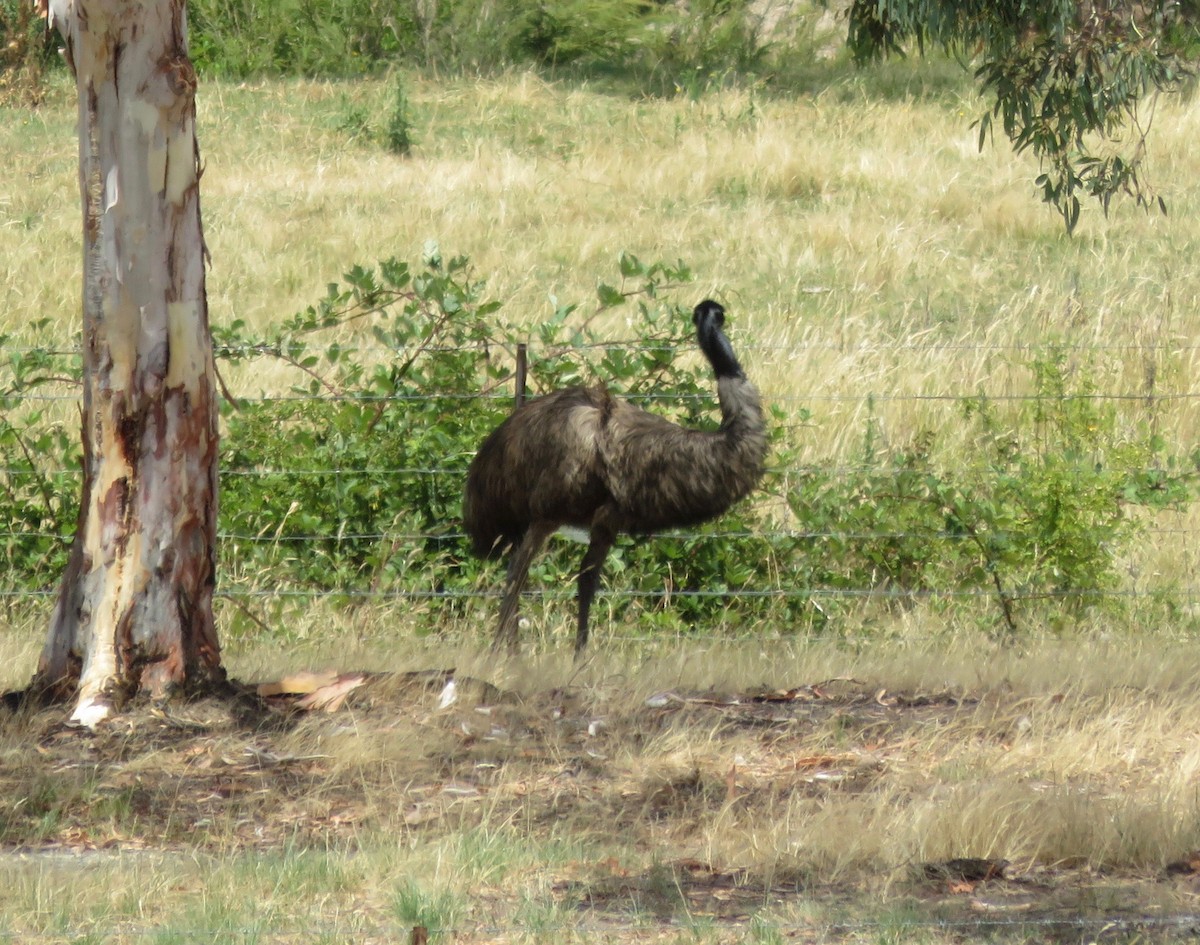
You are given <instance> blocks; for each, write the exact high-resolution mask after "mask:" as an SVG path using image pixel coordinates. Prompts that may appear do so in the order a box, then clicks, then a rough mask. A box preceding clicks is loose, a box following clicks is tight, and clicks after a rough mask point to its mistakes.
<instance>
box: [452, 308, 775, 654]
mask: <svg viewBox="0 0 1200 945" xmlns="http://www.w3.org/2000/svg"><path fill="white" fill-rule="evenodd" d="M724 319H725V310H724V309H723V308H722V307H721V306H720V305H718V304H717V303H716V302H712V301H704V302H701V303H700V304H699V305H697V306H696V308H695V310H694V312H693V317H692V320H693V322H694V323H695V325H696V336H697V340H698V342H699V345H700V350H701V351H702V352H703V353H704V355H705V356H706V357H707V358H708V361H709V363H710V364H711V365H712V367H713V371H714V373H715V375H716V378H717V396H718V400H719V402H720V406H721V425H720V427H719V428H718V429H716V430H711V431H706V430H690V429H687V428H685V427H680V426H678V425H676V424H674V423H671V422H670V421H668V420H665V419H663V418H662V417H659V416H656V415H655V414H652V413H647V412H646V411H644V410H641V409H639V408H637V407H634V406H633V405H631V404H629V403H626V402H625V401H623V400H620V399H619V398H616V397H613V396H612V395H610V394H609V393H608V392H607V391H605V390H603V389H602V388H593V387H571V388H567V389H565V390H559V391H555V392H554V393H551V394H547V395H545V396H543V397H539V398H537V399H535V400H532V401H530V402H529V403H527V404H525V405H524V406H522V407H520V408H518V409H517V410H516V411H514V412H513V413H512V415H511V416H509V417H508V418H507V419H506V420H505V421H504V422H503V423H501V424H500V425H499V426H498V427H497V428H496V429H495V430H493V431H492V432H491V434H489V436H488V437H487V439H485V440H484V442H483V444H482V445H481V446H480V448H479V452H478V453H477V454H476V455H475V458H474V460H473V461H472V463H471V468H470V470H469V472H468V474H467V486H466V494H465V497H464V501H463V521H464V525H465V526H466V531H467V534H468V536H469V537H470V539H471V543H472V548H473V550H474V552H475V553H476V554H477V555H480V556H482V557H496V556H499V555H501V554H503V553H504V552H505V551H508V553H509V561H508V577H507V581H506V584H505V591H504V597H503V601H502V603H501V606H500V622H499V626H498V628H497V631H496V639H495V645H496V646H500V645H508V646H509V647H515V646H516V641H517V607H518V604H519V601H520V596H521V591H522V590H523V589H524V586H525V581H526V578H527V576H528V573H529V566H530V563H531V562H532V560H533V557H534V555H536V554H537V552H538V550H539V549H540V548H541V546H542V545H543V543H544V542H545V541H546V539H547V538H548V537H549V536H550V535H551V534H553V533H554V532H555V531H557V530H558V529H559V528H562V527H564V526H566V527H570V528H574V529H582V530H585V531H586V532H587V533H588V535H589V541H588V549H587V551H586V553H585V554H584V556H583V561H582V562H581V563H580V568H579V577H578V602H579V614H578V630H577V634H576V638H575V650H576V653H577V654H578V653H579V652H581V651H582V650H583V648H584V647H585V646H586V645H587V640H588V614H589V611H590V609H591V604H592V599H593V597H594V596H595V593H596V588H597V587H598V586H599V583H600V571H601V568H602V566H603V564H604V559H605V558H606V557H607V556H608V552H609V550H610V549H611V548H612V546H613V544H614V542H615V541H616V539H617V536H618V535H619V534H621V533H623V532H624V533H627V534H648V533H651V532H656V531H660V530H662V529H665V528H674V527H680V526H687V525H694V524H696V523H698V522H703V521H707V520H708V519H711V518H715V517H716V516H718V515H720V514H721V513H722V512H724V511H725V510H726V509H728V508H729V507H730V506H731V505H732V504H733V503H734V502H736V501H738V500H739V499H741V498H743V497H744V496H745V495H747V494H748V493H749V492H750V491H751V490H752V489H753V488H754V487H755V485H757V484H758V481H759V479H760V478H761V477H762V472H763V463H764V460H765V457H766V450H767V446H766V432H765V424H764V420H763V411H762V404H761V401H760V399H759V395H758V391H757V390H756V389H755V387H754V385H753V384H751V383H750V381H749V380H747V378H746V375H745V373H744V372H743V371H742V368H741V365H740V364H739V363H738V361H737V358H736V357H735V356H734V353H733V349H732V347H731V346H730V344H729V340H728V339H727V338H726V337H725V333H724V331H723V330H722V325H723V324H724Z"/></svg>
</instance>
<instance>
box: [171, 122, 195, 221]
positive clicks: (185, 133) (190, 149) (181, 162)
mask: <svg viewBox="0 0 1200 945" xmlns="http://www.w3.org/2000/svg"><path fill="white" fill-rule="evenodd" d="M195 147H196V145H195V134H194V132H193V129H192V123H191V121H185V122H184V123H183V126H182V127H181V128H180V129H179V133H178V134H175V135H172V136H171V137H170V138H169V139H168V141H167V151H168V154H167V157H168V161H167V182H166V192H165V195H164V196H166V198H167V200H168V201H170V202H171V203H173V204H174V205H175V206H179V205H180V204H182V203H183V198H184V196H185V195H186V194H187V192H188V190H189V189H190V188H191V187H192V185H193V184H195V183H196V150H195Z"/></svg>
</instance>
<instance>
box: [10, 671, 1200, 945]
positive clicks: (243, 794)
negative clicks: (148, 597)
mask: <svg viewBox="0 0 1200 945" xmlns="http://www.w3.org/2000/svg"><path fill="white" fill-rule="evenodd" d="M451 678H452V677H451V676H450V674H449V673H448V672H442V671H432V672H428V673H413V674H404V675H382V674H381V675H372V674H346V675H342V676H337V675H334V674H327V675H318V676H305V675H301V676H297V677H293V678H291V679H290V680H286V681H285V683H284V685H283V686H281V687H266V688H262V689H259V688H257V687H251V686H244V687H237V688H236V691H235V692H233V693H231V694H228V695H222V696H221V697H209V698H204V699H198V700H195V701H192V702H188V703H184V704H180V705H172V706H168V707H151V706H132V707H127V708H126V711H124V712H123V713H122V714H120V715H119V716H118V717H116V718H115V719H114V720H113V721H112V722H110V723H107V724H105V725H103V726H102V727H101V728H100V729H99V730H98V731H96V732H89V731H85V730H80V729H76V728H71V727H68V726H66V725H64V724H63V721H62V719H63V713H62V711H61V710H60V709H50V710H39V711H30V710H22V711H18V712H17V713H15V714H11V715H10V717H9V718H8V720H7V722H6V723H5V726H4V732H5V738H4V743H3V744H4V750H3V754H4V763H3V764H2V765H0V844H2V845H3V847H4V848H7V850H8V851H9V854H10V855H16V854H19V855H22V856H30V855H34V856H36V855H40V854H53V853H55V852H62V851H74V852H78V851H103V850H155V851H164V850H165V851H171V850H200V851H204V852H212V853H215V854H221V853H223V852H227V851H230V850H247V849H262V850H278V849H281V848H283V847H284V846H285V845H291V846H293V847H294V846H295V845H297V844H300V845H304V844H316V845H320V846H322V847H323V848H328V847H329V846H338V845H347V846H352V845H354V844H355V843H356V842H358V840H359V839H360V838H361V837H362V836H363V835H364V833H369V832H371V831H391V832H393V833H395V834H397V835H405V836H425V837H436V836H438V835H440V834H446V833H449V832H453V831H457V830H461V829H464V828H466V827H470V826H472V825H478V824H487V823H490V824H513V823H519V824H521V825H522V826H523V828H524V829H525V830H526V831H527V832H528V833H529V834H531V835H538V834H539V833H541V834H545V835H547V836H548V835H550V834H551V833H553V834H554V835H555V836H559V837H561V836H565V835H572V834H573V833H574V834H576V835H578V836H579V837H581V838H584V839H585V842H586V841H587V840H588V839H591V840H597V841H598V838H600V837H608V838H613V837H620V838H621V842H622V843H623V844H624V845H625V846H626V848H627V849H634V850H641V851H643V852H645V853H647V856H646V857H644V858H641V859H639V858H637V857H622V856H619V855H618V856H612V857H599V858H597V859H595V860H592V861H589V862H586V863H583V862H572V863H567V864H559V865H556V866H552V867H549V868H550V869H551V870H553V871H554V875H553V876H552V877H551V888H552V890H553V893H554V895H555V897H556V898H557V899H558V900H559V902H560V903H563V904H565V905H567V906H568V907H569V908H570V909H571V910H572V914H575V915H578V916H579V918H580V921H581V922H583V921H585V920H586V922H588V923H590V924H591V926H592V927H593V928H596V927H600V928H602V927H603V925H604V923H606V922H608V923H612V924H613V925H614V926H618V925H621V924H622V923H627V922H628V920H629V917H630V915H631V914H632V913H636V914H637V915H639V916H642V917H646V916H649V917H651V919H652V920H659V921H661V922H662V923H665V924H666V925H668V926H669V925H670V924H671V923H673V922H676V921H677V920H678V919H679V918H680V917H681V916H684V915H687V916H689V917H692V918H694V917H696V916H703V917H706V918H707V920H709V921H711V922H713V923H716V924H718V925H719V924H720V923H744V922H746V921H747V920H748V919H749V917H751V916H753V915H754V914H756V913H757V912H759V911H760V910H762V909H763V908H764V907H770V908H772V909H776V910H778V909H780V908H785V907H786V906H787V905H788V904H789V903H798V902H801V901H803V902H804V903H807V904H810V905H811V904H812V903H820V904H822V905H823V907H824V908H825V912H824V914H825V915H839V914H841V915H847V916H852V917H853V916H857V917H858V918H859V919H862V918H863V917H864V916H867V917H869V916H871V915H873V914H874V911H875V906H876V905H878V903H879V902H882V901H884V900H886V901H887V902H890V903H896V902H904V903H905V904H906V908H907V909H908V910H909V912H910V914H915V915H920V916H923V917H926V918H928V919H929V920H930V921H936V922H937V923H941V926H940V927H942V928H944V929H946V930H948V931H947V932H946V939H945V940H947V941H948V940H962V939H964V938H974V937H988V938H993V939H995V938H1006V937H1007V938H1008V939H1017V940H1021V941H1064V942H1067V941H1100V940H1111V941H1130V942H1132V941H1139V942H1141V941H1159V940H1163V941H1165V940H1176V939H1178V940H1184V939H1189V938H1192V937H1193V936H1196V935H1198V934H1200V856H1195V857H1191V858H1185V859H1184V860H1182V861H1180V862H1176V863H1171V864H1165V863H1164V864H1163V866H1162V868H1161V869H1160V870H1157V871H1155V872H1153V873H1145V872H1142V873H1133V872H1129V871H1125V872H1122V871H1104V870H1100V869H1097V868H1095V867H1093V866H1089V865H1088V864H1073V865H1072V864H1067V865H1062V866H1046V865H1039V864H1019V863H1006V862H1004V861H1003V860H1000V859H989V858H984V857H963V858H958V859H951V860H946V861H942V862H932V863H921V862H913V863H906V864H902V865H900V866H897V865H895V864H884V863H881V864H879V865H878V871H877V872H874V873H873V872H872V869H871V867H870V865H869V864H868V865H867V866H865V867H864V866H862V865H859V866H857V867H855V868H853V869H848V870H841V871H839V874H838V875H837V876H836V878H835V879H833V880H830V879H829V878H828V877H827V876H823V875H822V874H821V871H820V870H819V869H816V868H813V867H811V866H805V865H803V858H802V857H796V858H793V859H791V860H790V861H789V860H782V861H781V860H779V859H778V858H776V859H775V860H773V861H771V862H770V864H769V865H764V863H763V862H760V863H755V862H754V860H753V857H750V858H749V859H748V860H746V861H745V862H746V863H747V864H748V865H733V864H732V863H731V862H721V861H720V860H719V859H718V858H716V857H714V856H713V855H712V854H713V850H714V849H717V848H718V847H720V844H719V843H718V844H717V845H716V846H715V847H714V844H713V841H712V831H711V825H712V823H713V822H714V821H715V820H720V819H724V821H725V822H726V823H727V827H726V828H725V830H726V833H725V834H724V836H725V840H726V846H727V847H728V848H729V849H732V848H733V847H736V840H735V837H736V835H737V833H738V831H739V830H747V829H749V830H768V831H769V830H770V826H771V825H770V819H771V818H772V817H778V816H780V812H781V811H783V810H784V809H785V808H786V807H787V805H788V804H791V803H794V802H795V800H796V798H797V796H798V795H799V796H804V797H809V798H812V799H813V800H814V801H815V802H816V803H818V804H821V803H825V802H826V801H828V800H829V799H830V798H832V797H833V796H835V795H843V796H844V795H846V794H856V793H863V792H869V791H871V790H872V789H873V788H874V786H876V785H877V784H878V783H879V782H880V780H881V779H886V778H887V777H888V776H889V769H890V767H891V766H892V765H893V762H894V759H895V758H896V757H897V752H898V751H900V750H901V748H902V746H905V745H911V744H912V743H913V740H914V739H915V738H918V737H920V735H921V733H923V732H927V731H928V730H929V729H930V728H931V727H938V726H950V725H953V724H955V722H956V720H959V719H961V717H962V715H963V713H965V712H969V713H978V711H979V708H980V707H979V705H978V704H977V702H976V701H975V700H970V699H964V698H962V697H959V696H955V695H953V694H949V693H936V692H931V693H923V692H899V693H890V692H886V691H868V690H865V689H864V688H863V686H862V685H861V684H859V683H856V682H855V681H854V680H841V679H840V680H830V681H827V682H823V683H818V684H813V685H810V686H805V687H802V688H797V689H789V690H771V689H758V690H752V691H745V692H675V691H673V692H662V693H657V694H654V695H653V696H651V697H650V698H648V699H647V698H643V699H641V700H639V703H638V704H636V705H625V706H623V707H621V709H620V711H619V712H617V711H614V707H613V706H611V705H610V706H608V707H607V711H605V712H600V711H597V706H596V705H595V703H594V702H592V701H590V696H589V695H588V694H587V693H585V692H584V691H582V690H581V691H574V692H573V691H568V690H548V691H545V692H540V693H536V694H534V695H532V696H531V695H528V694H526V695H525V696H524V697H523V698H518V697H516V696H515V695H512V694H509V693H505V692H502V691H500V690H498V689H496V688H495V687H492V686H489V685H487V684H484V683H479V682H475V681H473V680H470V679H461V678H460V679H457V680H455V681H454V686H453V687H452V688H450V689H448V688H447V683H448V682H449V681H450V679H451ZM279 688H283V689H292V690H300V691H298V692H297V691H293V692H278V691H276V690H277V689H279ZM1002 709H1003V707H997V712H998V713H999V712H1000V711H1002ZM831 727H832V729H834V730H836V731H838V732H840V733H841V738H840V739H839V740H838V742H837V744H836V745H830V746H828V750H821V751H814V750H813V742H812V739H811V733H812V732H813V731H814V730H816V729H824V730H829V729H830V728H831ZM697 740H702V741H703V742H704V743H705V746H706V747H705V748H704V750H703V753H702V756H703V758H704V759H706V760H705V761H703V762H698V761H697V760H696V759H697V757H699V756H698V755H697V754H696V753H695V752H686V751H683V750H682V749H683V746H684V745H685V744H688V743H689V742H690V743H691V744H692V745H693V746H694V744H695V742H696V741H697ZM705 825H708V826H709V833H708V834H707V836H708V840H707V841H704V842H700V841H698V840H697V837H699V836H700V834H701V833H702V832H703V830H704V827H705ZM781 829H782V828H781ZM602 846H603V845H602V844H599V843H598V847H597V848H598V849H599V848H602ZM651 851H653V855H650V853H651ZM729 859H731V860H732V859H736V858H735V857H732V856H730V858H729ZM478 894H479V895H480V896H481V897H484V898H489V897H490V899H491V900H492V901H493V902H492V905H493V911H494V913H495V914H496V915H498V916H499V915H503V914H504V913H505V911H506V908H507V905H510V903H506V900H507V898H508V897H509V896H510V891H507V890H506V889H505V888H504V887H503V885H501V886H499V887H497V888H487V889H481V890H479V893H478ZM865 902H867V903H871V904H872V905H870V907H868V908H867V909H866V910H865V911H864V909H863V905H864V903H865ZM1193 903H1196V904H1197V907H1193V905H1192V904H1193ZM855 921H857V920H855ZM651 924H653V923H651ZM856 929H857V932H855V930H856ZM1031 930H1032V931H1031ZM845 932H846V938H847V940H851V939H853V940H855V941H857V940H858V939H857V938H853V935H852V934H851V933H855V934H861V925H855V922H854V921H852V922H850V924H848V926H847V928H846V930H845ZM1081 936H1083V937H1082V938H1081ZM486 938H487V937H486V936H484V935H482V934H479V935H473V934H471V933H470V931H469V930H464V931H462V932H460V934H459V935H458V936H457V937H456V940H460V941H484V940H486ZM639 940H641V939H639ZM790 940H797V941H805V940H814V941H815V940H821V941H832V940H841V934H840V933H839V931H838V928H837V926H836V924H833V925H825V926H824V927H823V928H822V930H821V932H820V934H819V935H818V934H817V933H816V932H815V931H814V932H813V933H812V934H804V930H803V929H799V930H794V932H793V934H792V936H791V938H790ZM936 940H937V941H942V939H936Z"/></svg>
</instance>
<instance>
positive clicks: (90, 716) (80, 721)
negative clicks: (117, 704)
mask: <svg viewBox="0 0 1200 945" xmlns="http://www.w3.org/2000/svg"><path fill="white" fill-rule="evenodd" d="M111 711H112V706H110V705H109V704H108V702H107V700H105V699H104V697H103V696H102V695H101V694H100V693H98V692H84V691H83V690H82V689H81V690H80V693H79V701H78V702H77V703H76V705H75V711H74V712H72V713H71V721H72V722H74V723H75V724H76V725H81V726H83V727H84V728H87V729H91V730H93V731H95V729H96V726H97V725H99V724H100V723H101V722H103V721H104V720H105V719H106V718H108V714H109V713H110V712H111Z"/></svg>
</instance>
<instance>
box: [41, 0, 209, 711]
mask: <svg viewBox="0 0 1200 945" xmlns="http://www.w3.org/2000/svg"><path fill="white" fill-rule="evenodd" d="M50 16H51V21H52V23H53V25H54V26H55V27H57V29H58V31H59V32H60V33H61V34H62V36H63V38H64V40H65V43H66V54H67V59H68V62H69V63H70V64H71V66H72V68H73V69H74V72H75V77H76V83H77V86H78V90H79V168H80V170H79V186H80V192H81V196H82V202H83V244H84V245H83V367H84V386H83V407H82V414H83V455H84V462H83V497H82V503H81V508H80V519H79V525H78V529H77V531H76V535H75V542H74V545H73V546H72V549H71V555H70V559H69V562H68V565H67V570H66V574H65V575H64V578H63V583H62V586H61V588H60V591H59V596H58V601H57V604H56V606H55V609H54V613H53V616H52V617H51V622H50V632H49V636H48V639H47V641H46V645H45V648H44V649H43V652H42V656H41V660H40V662H39V666H38V673H37V676H36V677H35V678H34V688H35V689H37V690H40V691H42V692H45V693H49V694H52V695H54V696H56V697H61V698H70V697H72V696H74V697H75V699H76V708H75V714H74V718H75V719H76V720H77V721H79V722H81V723H83V724H87V725H94V724H95V723H96V722H97V721H98V720H99V719H101V718H103V717H104V716H105V715H106V714H107V713H108V712H109V711H110V710H111V709H112V708H113V707H114V706H116V705H119V703H120V702H121V701H122V700H123V699H124V698H126V697H128V696H129V695H132V694H133V693H136V692H145V693H147V694H149V695H150V696H151V697H153V698H163V697H165V696H167V695H169V694H170V693H171V692H173V691H175V690H177V689H179V688H181V687H191V686H202V685H205V684H209V683H213V682H216V681H219V680H222V679H223V678H224V674H223V671H222V669H221V658H220V648H219V646H218V644H217V638H216V632H215V629H214V624H213V613H212V595H213V588H214V582H215V547H216V515H217V410H216V395H215V385H214V378H215V371H214V367H213V357H212V342H211V337H210V334H209V326H208V304H207V299H206V295H205V283H204V263H205V255H206V254H205V247H204V236H203V231H202V228H201V222H200V191H199V182H200V173H201V170H200V157H199V147H198V145H197V141H196V132H195V114H196V108H195V90H196V77H195V71H194V70H193V68H192V65H191V62H190V60H189V59H188V57H187V47H186V14H185V10H184V0H148V2H145V3H140V2H139V3H133V2H129V0H52V2H51V4H50Z"/></svg>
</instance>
